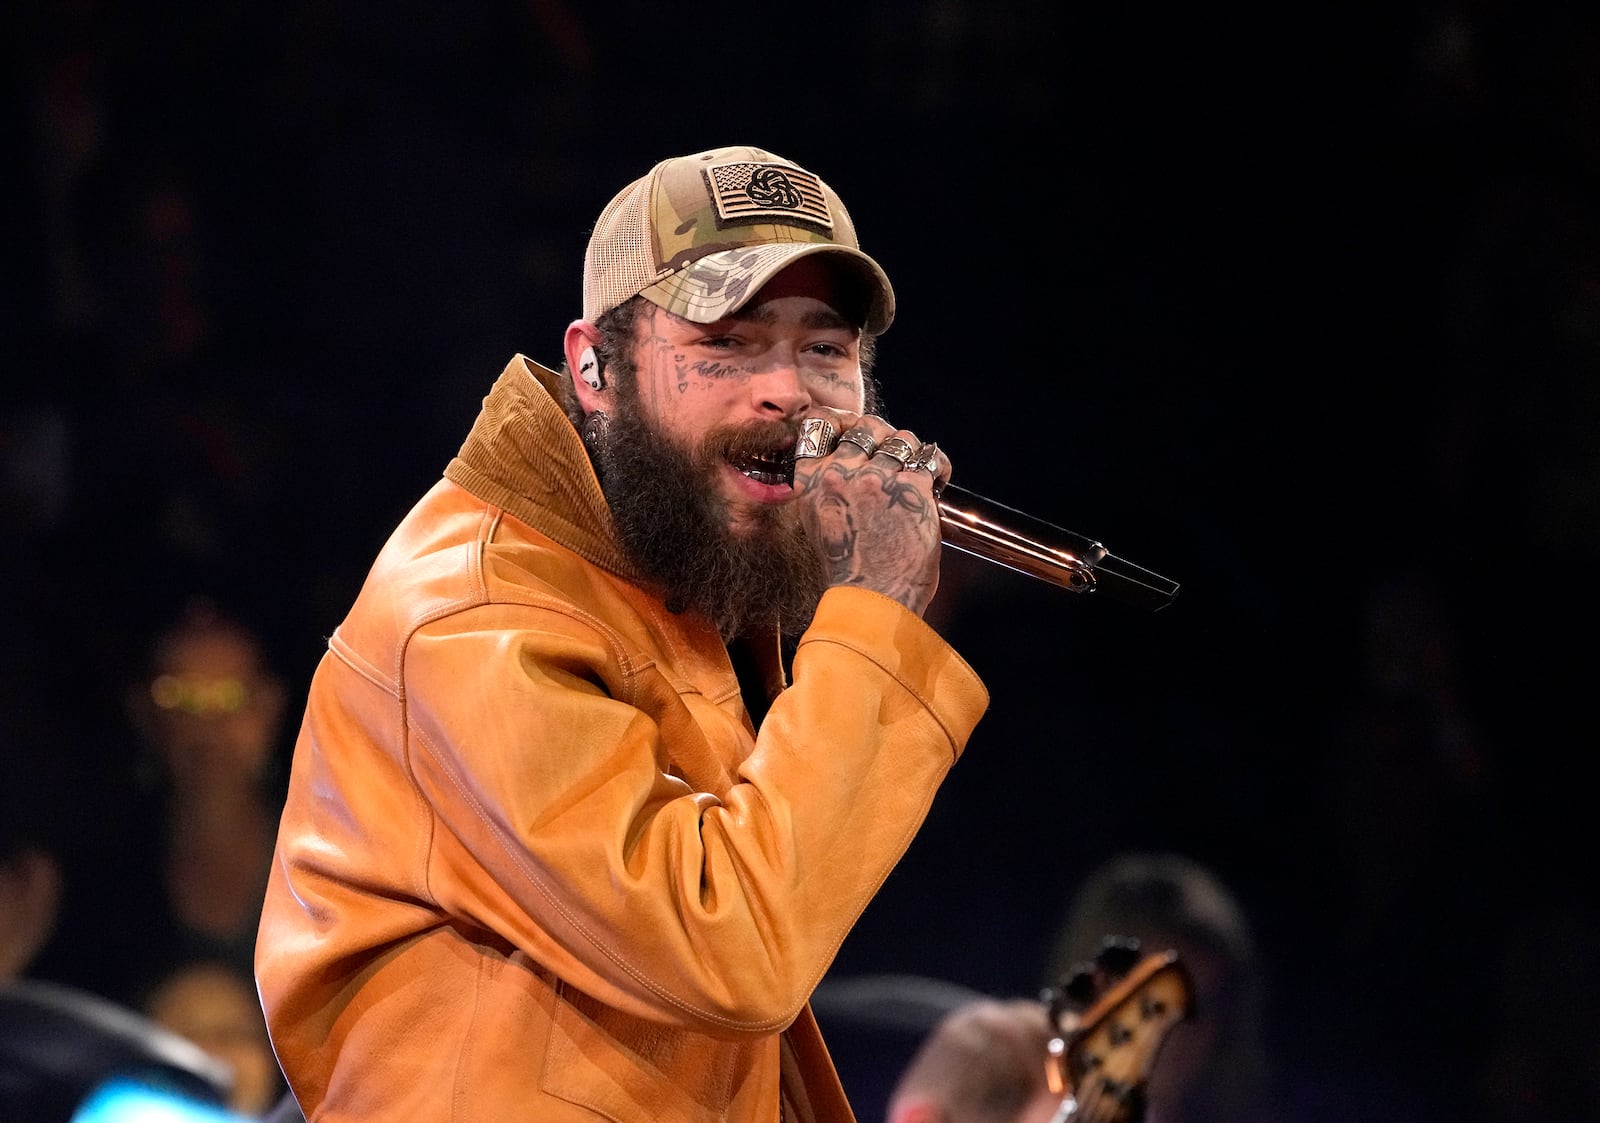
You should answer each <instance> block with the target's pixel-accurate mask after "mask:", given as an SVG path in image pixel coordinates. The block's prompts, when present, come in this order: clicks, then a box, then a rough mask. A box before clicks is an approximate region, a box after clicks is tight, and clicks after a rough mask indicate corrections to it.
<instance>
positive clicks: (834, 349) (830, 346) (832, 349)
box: [806, 342, 850, 359]
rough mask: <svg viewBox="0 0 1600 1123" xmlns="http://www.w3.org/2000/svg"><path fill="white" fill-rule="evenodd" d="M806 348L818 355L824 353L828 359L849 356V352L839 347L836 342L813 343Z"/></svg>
mask: <svg viewBox="0 0 1600 1123" xmlns="http://www.w3.org/2000/svg"><path fill="white" fill-rule="evenodd" d="M806 350H808V351H811V352H814V353H815V354H818V355H824V356H826V357H828V358H830V359H845V358H849V356H850V352H849V351H847V350H845V349H844V348H843V347H840V346H839V345H838V344H837V343H826V342H823V343H813V344H812V345H811V346H810V347H808V348H806Z"/></svg>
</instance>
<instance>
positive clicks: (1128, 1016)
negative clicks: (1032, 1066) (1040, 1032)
mask: <svg viewBox="0 0 1600 1123" xmlns="http://www.w3.org/2000/svg"><path fill="white" fill-rule="evenodd" d="M1048 998H1049V1002H1050V1021H1051V1025H1052V1027H1053V1028H1054V1030H1055V1034H1056V1036H1055V1038H1054V1039H1053V1040H1052V1041H1051V1042H1050V1059H1049V1073H1050V1081H1051V1090H1052V1091H1053V1092H1056V1093H1058V1094H1060V1095H1061V1096H1063V1100H1062V1109H1061V1111H1060V1112H1059V1113H1057V1115H1056V1119H1057V1120H1059V1121H1061V1123H1066V1121H1067V1120H1071V1121H1073V1123H1139V1121H1140V1120H1142V1119H1143V1118H1144V1113H1145V1092H1146V1086H1147V1084H1148V1083H1149V1080H1150V1073H1151V1072H1152V1071H1153V1070H1154V1068H1155V1062H1156V1055H1157V1054H1158V1053H1159V1052H1160V1050H1161V1045H1162V1043H1163V1042H1164V1041H1165V1040H1166V1037H1167V1033H1168V1032H1169V1031H1170V1030H1171V1029H1172V1027H1173V1026H1175V1025H1177V1024H1178V1023H1179V1022H1181V1021H1183V1020H1184V1019H1185V1018H1187V1017H1188V1016H1189V1015H1190V1014H1191V1013H1192V1005H1193V987H1192V986H1191V984H1190V981H1189V974H1188V972H1187V971H1186V970H1185V969H1184V967H1183V965H1182V964H1181V963H1180V962H1179V961H1178V956H1177V953H1176V952H1171V951H1164V952H1156V953H1152V954H1148V955H1143V954H1141V952H1140V948H1139V942H1138V941H1137V940H1132V939H1125V938H1118V937H1111V938H1109V939H1107V940H1106V942H1105V945H1104V946H1103V947H1102V948H1101V951H1100V954H1099V955H1098V956H1096V958H1095V961H1094V963H1093V964H1086V965H1084V966H1082V967H1079V968H1078V969H1076V970H1075V971H1074V972H1073V973H1072V974H1071V975H1070V976H1069V977H1068V978H1067V979H1065V980H1064V981H1063V982H1062V985H1061V986H1060V987H1058V988H1056V989H1055V990H1052V991H1050V992H1049V994H1048Z"/></svg>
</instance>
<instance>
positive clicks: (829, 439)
mask: <svg viewBox="0 0 1600 1123" xmlns="http://www.w3.org/2000/svg"><path fill="white" fill-rule="evenodd" d="M836 443H838V429H837V428H835V427H834V424H833V422H832V421H830V420H829V419H828V418H826V417H808V418H806V419H805V420H804V421H802V422H801V423H800V436H799V439H797V440H796V441H795V443H794V455H795V458H796V459H804V458H810V457H815V456H826V455H828V453H830V452H832V451H833V446H834V445H835V444H836Z"/></svg>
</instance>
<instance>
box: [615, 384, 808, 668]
mask: <svg viewBox="0 0 1600 1123" xmlns="http://www.w3.org/2000/svg"><path fill="white" fill-rule="evenodd" d="M793 438H794V429H793V428H792V427H791V426H788V425H785V424H783V423H781V422H769V423H756V424H753V425H749V426H723V427H720V428H717V429H713V430H711V431H710V432H708V433H707V434H706V435H705V436H704V437H703V438H702V439H701V440H700V442H699V445H698V447H697V448H695V449H693V450H692V451H685V450H683V449H681V448H679V447H678V446H677V445H676V444H674V443H673V442H672V441H671V440H670V439H669V438H668V437H666V436H665V435H664V434H663V433H661V432H660V431H659V430H658V429H656V428H655V426H654V425H652V424H651V422H650V421H649V420H648V419H647V418H646V417H645V416H644V414H643V412H642V411H641V410H640V409H639V408H638V405H637V398H636V397H633V396H632V395H619V401H618V402H617V408H616V409H615V410H614V412H613V415H612V418H611V424H610V426H609V430H608V432H607V434H606V438H605V440H604V441H603V442H602V443H601V445H600V447H599V448H598V449H596V450H595V453H596V467H597V468H598V471H599V475H600V481H601V486H602V488H603V489H604V491H605V495H606V502H607V504H608V505H609V506H610V508H611V519H612V523H613V526H614V527H615V530H616V535H617V540H618V542H619V543H620V545H621V547H622V550H623V552H624V553H625V554H626V555H627V557H628V558H629V560H631V561H632V562H633V563H634V565H635V566H637V567H638V569H639V571H640V572H641V573H642V574H643V576H644V577H645V578H646V579H647V580H648V581H649V582H651V583H652V584H653V585H655V586H656V587H658V588H659V590H660V591H661V593H662V598H663V599H664V600H665V601H666V604H667V607H668V608H669V609H670V610H672V611H674V612H682V611H691V612H696V613H699V614H700V615H702V616H704V617H705V618H706V619H707V620H709V621H710V622H711V623H712V624H713V625H714V626H715V627H716V629H717V631H718V632H719V633H720V634H721V635H722V638H723V639H724V641H727V640H731V639H734V638H735V637H737V636H743V635H753V634H757V633H760V632H763V631H765V632H771V631H773V630H776V631H779V632H782V633H784V634H786V635H796V634H798V633H799V632H801V631H803V630H804V629H805V627H806V625H807V624H809V623H810V621H811V617H812V615H813V614H814V613H815V612H816V609H817V602H818V600H820V599H821V597H822V592H823V590H824V588H826V581H825V580H824V576H823V569H822V562H821V559H820V558H819V557H818V555H817V551H816V548H815V547H814V546H812V544H811V542H810V540H809V539H808V538H807V537H806V534H805V531H804V528H803V527H802V526H801V524H800V519H799V517H798V515H797V513H796V512H795V510H794V509H793V507H792V506H790V505H783V506H772V507H762V508H759V509H758V510H757V511H756V512H755V516H754V518H755V525H754V526H751V527H748V528H746V529H745V530H744V531H742V532H740V533H735V532H734V531H733V530H732V528H731V527H730V526H729V519H728V509H727V504H726V503H725V502H724V500H723V499H722V498H721V497H720V495H719V494H718V492H717V487H716V479H717V475H718V473H720V472H721V471H723V469H724V467H725V465H727V463H728V462H729V459H730V457H733V458H738V457H739V456H741V455H746V454H751V453H776V452H778V451H779V450H780V449H783V448H785V447H786V446H787V445H789V444H791V443H792V442H793Z"/></svg>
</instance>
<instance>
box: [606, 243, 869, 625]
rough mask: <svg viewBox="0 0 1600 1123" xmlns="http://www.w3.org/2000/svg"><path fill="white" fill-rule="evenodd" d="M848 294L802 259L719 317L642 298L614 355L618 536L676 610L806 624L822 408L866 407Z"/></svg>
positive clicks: (612, 470)
mask: <svg viewBox="0 0 1600 1123" xmlns="http://www.w3.org/2000/svg"><path fill="white" fill-rule="evenodd" d="M835 297H836V294H835V293H834V292H833V290H832V284H831V275H830V273H829V272H828V271H827V270H826V269H825V268H822V267H820V266H817V265H813V264H812V263H810V262H809V261H802V262H800V263H797V264H796V265H794V266H791V267H790V268H789V269H787V270H785V271H784V273H782V274H780V275H779V276H778V277H777V278H776V279H774V280H773V281H772V282H770V283H769V284H768V285H767V286H765V287H764V288H763V289H762V291H761V292H760V293H759V294H758V295H757V298H756V299H755V300H753V301H752V302H751V303H750V304H749V305H747V306H746V307H745V308H744V309H742V310H741V311H740V313H739V314H738V315H736V316H733V317H729V318H728V319H725V320H721V321H718V322H717V323H715V324H705V325H701V324H693V323H690V322H689V321H687V320H683V319H681V318H679V317H677V316H673V315H671V314H669V313H667V312H664V311H662V310H660V309H658V308H655V307H654V306H653V305H645V306H644V308H643V309H642V311H641V314H640V316H639V320H638V322H637V323H636V324H635V339H634V344H633V349H632V352H631V354H630V355H629V356H628V360H629V361H628V362H626V363H618V364H615V365H614V369H613V378H614V383H615V385H614V388H613V399H612V401H611V403H610V406H611V414H612V420H611V425H610V428H609V433H608V436H607V439H606V440H605V442H604V446H603V447H602V448H601V449H600V450H599V451H598V456H597V464H598V467H599V469H600V476H601V482H602V485H603V487H604V488H605V492H606V498H607V501H608V503H609V505H610V507H611V515H612V521H613V524H614V525H615V528H616V532H617V537H618V540H619V541H620V543H621V544H622V547H623V549H624V550H625V551H626V552H627V554H628V556H629V557H630V558H631V559H632V560H633V562H634V563H635V564H636V565H638V566H639V568H640V570H641V571H642V572H643V573H644V574H645V575H646V576H647V577H648V578H650V579H651V580H652V581H653V582H655V583H656V584H657V585H659V586H660V587H661V589H662V590H663V592H664V595H665V599H666V601H667V603H668V604H669V605H672V606H675V607H679V608H685V609H693V610H695V611H697V612H700V613H702V614H704V615H705V616H706V617H707V618H708V619H709V620H711V621H712V622H713V623H714V624H715V625H716V626H717V628H718V630H719V631H721V633H722V634H723V636H724V637H725V638H731V637H733V636H734V635H739V634H744V633H747V632H750V631H752V630H755V629H764V628H768V627H778V628H782V629H784V630H787V631H790V632H795V631H798V630H799V629H800V628H802V627H804V625H805V624H806V623H807V622H808V621H809V620H810V618H811V614H812V612H814V611H815V609H816V602H817V598H818V597H820V596H821V595H822V589H823V588H824V585H825V582H824V579H823V575H822V568H821V563H820V559H819V558H818V555H817V552H816V549H815V547H813V546H812V544H811V542H810V539H809V538H808V537H807V535H806V533H805V530H804V528H803V526H802V524H801V521H800V519H799V516H798V513H797V512H796V511H795V509H794V508H793V507H792V506H790V500H791V499H792V498H793V496H794V492H793V489H792V488H791V486H790V479H791V476H792V472H793V449H794V442H795V437H796V434H797V432H798V427H799V422H800V420H801V418H803V417H805V416H806V414H807V413H808V412H809V411H811V409H812V407H813V406H818V405H821V406H829V407H831V408H835V409H845V410H851V411H854V412H859V411H860V410H861V409H862V408H863V396H864V389H863V386H864V383H863V378H862V374H861V368H860V350H859V345H860V333H859V331H858V330H857V329H856V328H855V327H854V326H853V324H852V323H851V322H850V321H848V320H846V319H844V318H842V317H841V316H840V315H839V314H838V313H837V312H836V311H835V310H834V308H835V306H836V303H837V301H836V299H835Z"/></svg>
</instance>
